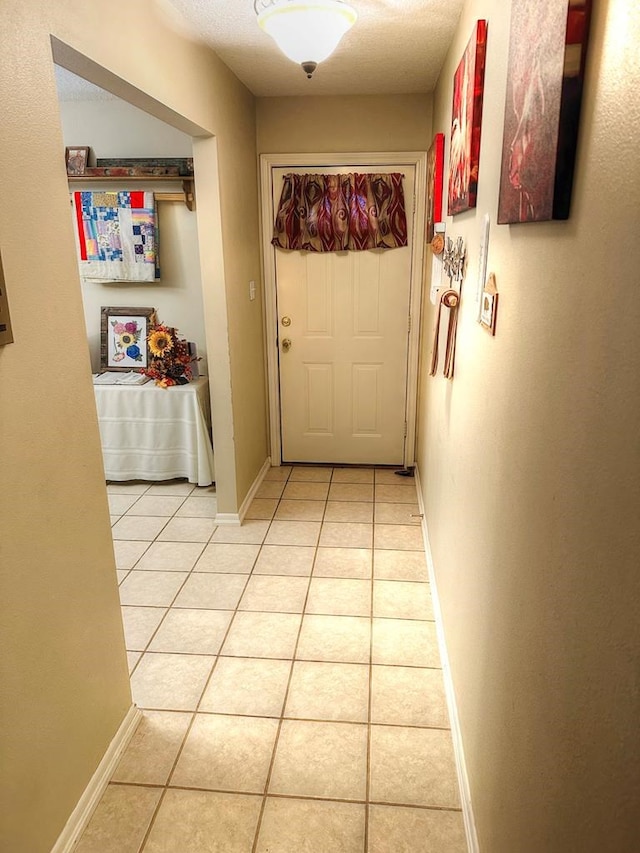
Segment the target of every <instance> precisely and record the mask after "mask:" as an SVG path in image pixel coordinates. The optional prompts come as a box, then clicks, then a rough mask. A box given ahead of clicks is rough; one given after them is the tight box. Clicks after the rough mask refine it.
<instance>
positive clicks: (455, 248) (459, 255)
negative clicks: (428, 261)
mask: <svg viewBox="0 0 640 853" xmlns="http://www.w3.org/2000/svg"><path fill="white" fill-rule="evenodd" d="M465 255H466V249H465V245H464V240H463V239H462V237H458V239H457V240H456V242H455V244H454V242H453V240H452V239H451V237H447V240H446V245H445V247H444V253H443V256H442V262H443V264H444V274H445V275H446V276H447V278H448V279H449V281H450V282H451V285H452V286H453V283H454V281H456V282H458V284H460V283H461V282H462V279H463V276H464V261H465Z"/></svg>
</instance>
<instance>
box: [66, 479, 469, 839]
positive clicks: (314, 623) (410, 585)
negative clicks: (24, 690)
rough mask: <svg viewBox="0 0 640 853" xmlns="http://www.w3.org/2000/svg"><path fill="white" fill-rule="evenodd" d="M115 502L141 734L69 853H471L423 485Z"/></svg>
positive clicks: (160, 492) (112, 489)
mask: <svg viewBox="0 0 640 853" xmlns="http://www.w3.org/2000/svg"><path fill="white" fill-rule="evenodd" d="M108 491H109V501H110V505H111V511H112V513H113V537H114V547H115V554H116V562H117V567H118V575H119V582H120V595H121V601H122V612H123V619H124V626H125V635H126V642H127V650H128V656H129V664H130V669H131V685H132V691H133V697H134V700H135V702H136V703H137V704H138V706H139V707H140V708H142V709H143V711H144V716H143V719H142V722H141V724H140V726H139V728H138V730H137V732H136V734H135V735H134V738H133V740H132V741H131V744H130V746H129V747H128V749H127V751H126V752H125V754H124V756H123V758H122V760H121V761H120V764H119V765H118V767H117V769H116V771H115V773H114V775H113V778H112V781H111V783H110V785H109V786H108V788H107V790H106V792H105V794H104V796H103V798H102V800H101V802H100V803H99V805H98V808H97V810H96V811H95V813H94V816H93V818H92V820H91V822H90V823H89V825H88V827H87V829H86V830H85V832H84V835H83V836H82V838H81V840H80V843H79V845H78V847H77V853H138V851H144V853H214V852H215V853H218V851H220V853H414V851H415V853H418V851H420V853H454V851H455V853H458V851H465V850H466V849H467V848H466V844H465V840H464V829H463V823H462V815H461V811H460V799H459V793H458V788H457V782H456V775H455V767H454V758H453V750H452V744H451V733H450V730H449V722H448V717H447V709H446V703H445V698H444V688H443V681H442V672H441V669H440V659H439V655H438V647H437V643H436V632H435V623H434V621H433V611H432V607H431V599H430V592H429V584H428V582H427V570H426V564H425V557H424V552H423V543H422V538H421V532H420V526H419V519H418V518H416V517H415V514H417V513H418V505H417V498H416V491H415V485H414V482H413V480H410V479H405V478H400V477H398V476H396V475H395V474H394V473H393V471H391V470H388V469H375V470H374V469H353V468H333V469H332V468H322V467H310V466H308V467H303V466H295V467H286V466H283V467H281V468H273V469H271V471H270V472H269V473H268V474H267V477H266V478H265V480H264V482H263V483H262V485H261V487H260V489H259V491H258V493H257V495H256V497H255V499H254V501H253V503H252V505H251V507H250V509H249V513H248V516H247V520H246V521H245V523H244V524H243V525H242V526H241V527H230V526H218V527H217V526H216V524H215V513H216V500H215V488H211V489H202V488H197V487H193V486H191V485H189V484H188V483H185V482H184V481H177V482H172V483H167V484H157V485H151V484H149V483H122V484H116V483H114V484H110V485H109V486H108Z"/></svg>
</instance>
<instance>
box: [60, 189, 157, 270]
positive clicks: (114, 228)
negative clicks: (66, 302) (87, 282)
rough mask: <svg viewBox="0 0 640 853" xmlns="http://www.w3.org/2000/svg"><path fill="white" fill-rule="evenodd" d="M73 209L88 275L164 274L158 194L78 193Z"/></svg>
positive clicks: (80, 254)
mask: <svg viewBox="0 0 640 853" xmlns="http://www.w3.org/2000/svg"><path fill="white" fill-rule="evenodd" d="M73 210H74V216H75V224H76V235H77V243H78V258H79V265H80V275H81V276H82V278H84V279H97V280H100V281H155V280H156V279H157V278H160V269H159V265H158V260H159V255H158V228H157V222H158V219H157V216H156V209H155V203H154V197H153V193H149V192H75V193H73Z"/></svg>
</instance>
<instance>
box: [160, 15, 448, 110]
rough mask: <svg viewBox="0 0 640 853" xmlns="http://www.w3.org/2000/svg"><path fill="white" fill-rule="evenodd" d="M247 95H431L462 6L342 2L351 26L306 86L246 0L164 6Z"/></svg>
mask: <svg viewBox="0 0 640 853" xmlns="http://www.w3.org/2000/svg"><path fill="white" fill-rule="evenodd" d="M169 2H170V3H171V5H172V6H173V7H174V8H175V9H177V10H178V11H179V12H180V13H181V15H182V16H183V17H184V18H185V19H187V20H188V21H189V22H190V23H191V25H192V26H193V29H194V31H195V32H196V33H197V34H198V35H199V36H200V37H201V38H202V40H203V41H205V42H206V43H207V44H208V45H210V46H211V47H212V48H213V49H214V50H215V52H216V53H217V54H218V55H219V56H220V58H221V59H222V60H223V62H225V63H226V64H227V65H228V66H229V68H231V70H232V71H233V72H234V73H235V74H236V76H237V77H239V78H240V80H242V82H243V83H244V84H245V85H246V86H247V88H249V89H250V90H251V91H252V92H253V93H254V95H258V96H261V97H268V96H276V95H374V94H400V93H418V92H431V91H432V90H433V88H434V86H435V84H436V82H437V79H438V74H439V73H440V69H441V67H442V64H443V62H444V58H445V56H446V53H447V50H448V49H449V45H450V44H451V40H452V38H453V34H454V32H455V29H456V24H457V22H458V18H459V17H460V12H461V9H462V6H463V3H464V0H350V5H352V6H353V7H354V8H355V9H356V11H357V13H358V20H357V21H356V23H355V24H354V25H353V27H352V28H351V30H349V32H348V33H347V34H346V35H345V36H344V38H343V39H342V41H341V42H340V44H339V45H338V48H337V50H336V51H335V53H334V54H333V55H332V56H330V57H329V59H327V60H326V61H325V62H323V63H321V64H320V65H319V66H318V69H317V71H316V72H315V74H314V75H313V78H312V79H311V80H307V78H306V76H305V74H304V72H303V71H302V69H301V68H299V67H297V66H296V65H295V64H294V63H293V62H291V60H289V59H287V58H286V57H285V56H283V54H282V53H281V52H280V51H279V50H278V48H277V47H276V46H275V43H274V42H273V40H272V39H271V38H270V37H269V36H268V35H267V34H266V33H263V32H262V30H261V29H260V28H259V27H258V24H257V21H256V15H255V12H254V9H253V0H169Z"/></svg>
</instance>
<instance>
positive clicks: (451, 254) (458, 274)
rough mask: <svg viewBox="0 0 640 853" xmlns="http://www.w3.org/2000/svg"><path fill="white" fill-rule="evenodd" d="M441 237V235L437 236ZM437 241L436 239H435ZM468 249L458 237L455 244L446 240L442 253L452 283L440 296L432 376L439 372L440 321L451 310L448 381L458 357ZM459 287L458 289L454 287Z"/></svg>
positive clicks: (446, 370) (446, 374) (444, 265)
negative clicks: (457, 334)
mask: <svg viewBox="0 0 640 853" xmlns="http://www.w3.org/2000/svg"><path fill="white" fill-rule="evenodd" d="M436 236H439V235H436ZM434 239H435V238H434ZM465 256H466V249H465V245H464V240H463V239H462V237H458V239H457V240H456V242H455V243H454V242H453V240H452V239H451V237H447V238H446V240H445V246H444V250H443V252H442V264H443V269H444V274H445V275H446V276H447V278H448V279H449V282H450V287H449V289H448V290H441V291H440V292H439V295H438V313H437V315H436V326H435V329H434V333H433V350H432V353H431V369H430V370H429V375H430V376H435V375H436V371H437V370H438V345H439V338H440V320H441V316H442V309H443V307H444V308H448V309H449V324H448V327H447V346H446V350H445V357H444V369H443V373H444V375H445V376H446V377H447V379H453V366H454V362H455V355H456V332H457V330H458V307H459V305H460V285H461V284H462V279H463V277H464V261H465ZM454 284H457V285H458V289H457V290H456V288H455V287H454Z"/></svg>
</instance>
